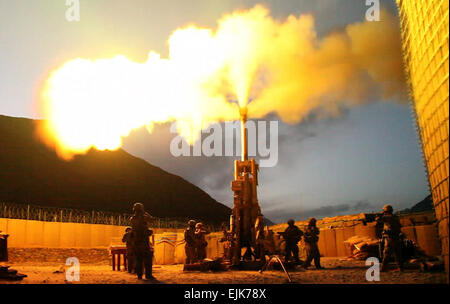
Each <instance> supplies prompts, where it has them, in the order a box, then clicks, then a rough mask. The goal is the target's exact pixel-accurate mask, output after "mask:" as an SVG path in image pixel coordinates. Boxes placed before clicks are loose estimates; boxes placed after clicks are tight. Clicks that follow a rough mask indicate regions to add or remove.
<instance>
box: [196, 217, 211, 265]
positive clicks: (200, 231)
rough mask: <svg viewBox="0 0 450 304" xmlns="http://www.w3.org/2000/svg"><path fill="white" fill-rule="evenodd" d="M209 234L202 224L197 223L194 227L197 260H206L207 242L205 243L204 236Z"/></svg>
mask: <svg viewBox="0 0 450 304" xmlns="http://www.w3.org/2000/svg"><path fill="white" fill-rule="evenodd" d="M207 234H209V231H208V229H206V227H205V226H204V225H203V223H197V224H196V225H195V242H196V246H195V248H196V252H197V259H198V260H199V261H202V260H203V259H205V258H206V246H208V242H206V237H205V236H206V235H207Z"/></svg>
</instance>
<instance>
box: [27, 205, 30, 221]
mask: <svg viewBox="0 0 450 304" xmlns="http://www.w3.org/2000/svg"><path fill="white" fill-rule="evenodd" d="M29 219H30V205H27V220H29Z"/></svg>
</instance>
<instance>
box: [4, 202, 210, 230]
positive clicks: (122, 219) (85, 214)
mask: <svg viewBox="0 0 450 304" xmlns="http://www.w3.org/2000/svg"><path fill="white" fill-rule="evenodd" d="M131 216H132V215H131V214H128V213H117V212H106V211H94V210H92V211H87V210H80V209H68V208H58V207H43V206H35V205H27V204H15V203H0V218H11V219H23V220H34V221H45V222H66V223H86V224H104V225H116V226H128V225H129V219H130V217H131ZM187 220H188V219H181V218H177V219H173V218H155V220H154V221H153V224H152V228H174V229H179V228H185V227H186V223H187ZM211 228H213V227H211ZM214 230H215V229H214Z"/></svg>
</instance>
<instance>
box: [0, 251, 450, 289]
mask: <svg viewBox="0 0 450 304" xmlns="http://www.w3.org/2000/svg"><path fill="white" fill-rule="evenodd" d="M67 257H77V258H78V259H79V260H80V281H79V282H73V283H75V284H76V283H81V284H148V283H149V284H241V283H242V284H283V283H287V282H288V281H287V276H286V275H285V274H284V273H283V272H282V271H276V270H268V271H265V272H263V273H259V272H256V271H224V272H216V273H212V272H207V273H202V272H184V271H183V265H154V267H153V274H154V276H155V277H156V280H154V281H139V280H138V279H137V278H136V276H135V275H132V274H128V273H127V272H125V271H123V270H122V271H112V267H111V265H110V258H109V255H108V252H107V251H106V250H100V249H98V250H93V249H91V250H88V249H85V250H75V249H74V250H57V249H53V250H51V249H16V250H14V249H11V250H10V260H9V262H7V263H0V265H3V266H4V265H8V266H11V268H12V269H16V270H18V271H19V272H20V273H24V274H26V275H27V276H28V277H27V278H25V279H23V280H22V281H17V282H14V281H12V282H11V281H1V280H0V284H5V283H6V284H67V283H68V282H67V281H66V275H65V268H64V267H66V266H65V259H66V258H67ZM322 262H323V263H322V264H323V266H324V267H325V269H323V270H316V269H314V267H310V268H309V269H308V270H303V269H297V270H295V271H290V275H291V278H292V281H293V283H297V284H349V283H350V284H360V283H361V284H364V283H370V284H373V283H374V282H367V281H366V279H365V275H366V270H367V268H368V267H367V266H365V265H364V262H363V261H348V260H345V259H343V258H323V259H322ZM376 283H381V284H439V283H445V275H444V273H423V272H420V270H417V269H416V270H406V271H405V272H403V273H399V272H388V273H381V276H380V281H379V282H376Z"/></svg>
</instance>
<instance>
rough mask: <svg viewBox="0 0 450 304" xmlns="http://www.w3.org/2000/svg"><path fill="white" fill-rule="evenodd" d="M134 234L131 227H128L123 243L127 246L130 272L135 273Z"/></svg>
mask: <svg viewBox="0 0 450 304" xmlns="http://www.w3.org/2000/svg"><path fill="white" fill-rule="evenodd" d="M131 237H132V233H131V227H127V228H126V229H125V234H124V235H123V237H122V242H123V243H125V244H126V246H127V262H128V272H129V273H133V272H134V270H135V265H134V264H135V262H134V261H135V258H134V250H133V244H132V239H131Z"/></svg>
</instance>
